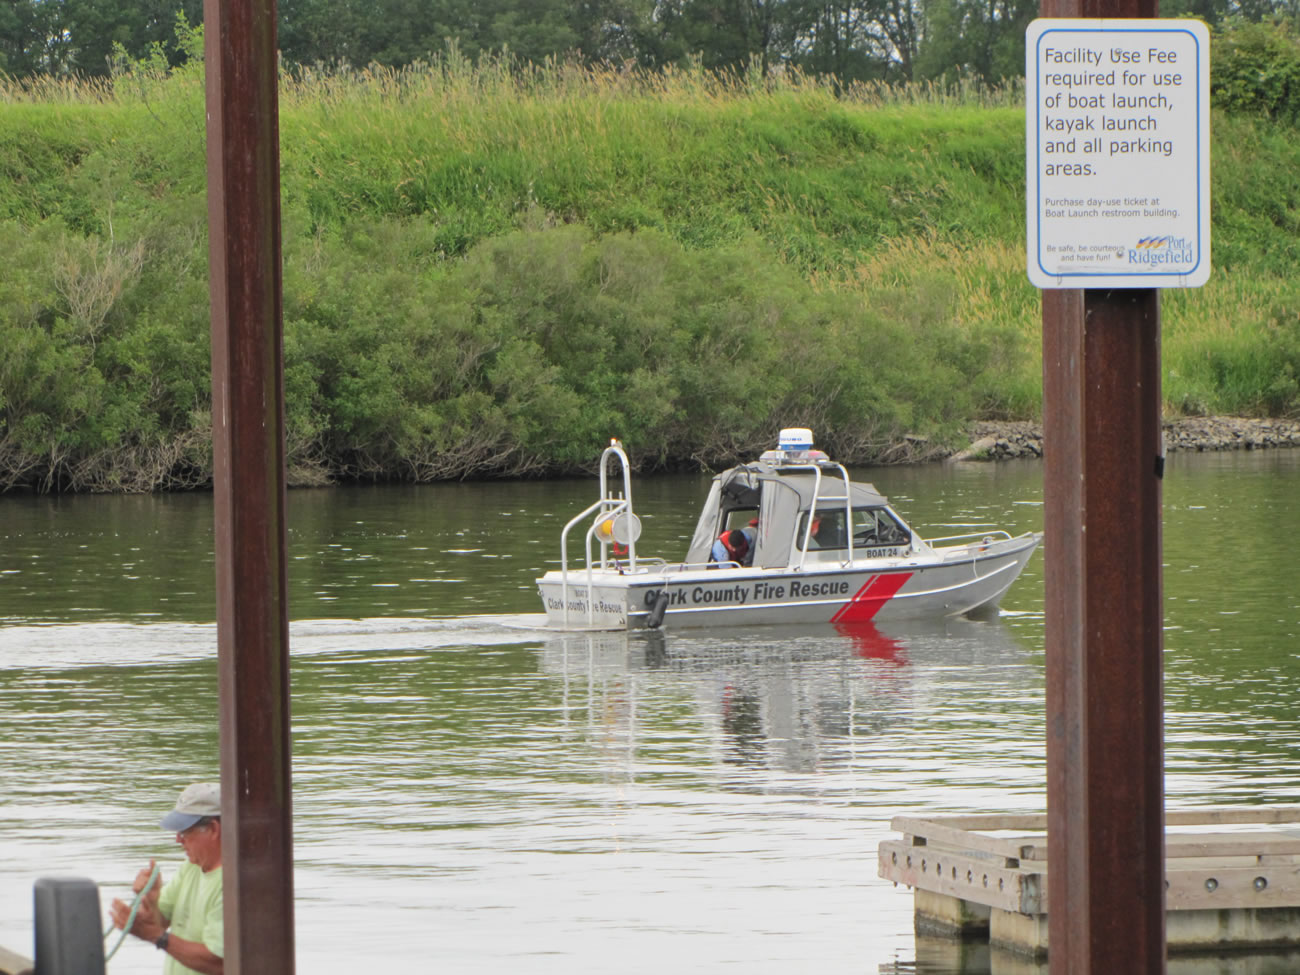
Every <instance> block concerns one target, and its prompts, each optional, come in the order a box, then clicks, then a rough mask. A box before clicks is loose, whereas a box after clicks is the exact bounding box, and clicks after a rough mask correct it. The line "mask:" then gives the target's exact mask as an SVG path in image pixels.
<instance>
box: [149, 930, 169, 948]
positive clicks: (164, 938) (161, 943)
mask: <svg viewBox="0 0 1300 975" xmlns="http://www.w3.org/2000/svg"><path fill="white" fill-rule="evenodd" d="M171 937H172V935H171V932H170V931H164V932H163V933H162V934H160V935H159V936H158V940H157V941H155V942H154V943H153V946H154V947H155V948H157V949H158V950H159V951H166V950H167V942H168V941H170V940H171Z"/></svg>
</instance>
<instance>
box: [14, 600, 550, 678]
mask: <svg viewBox="0 0 1300 975" xmlns="http://www.w3.org/2000/svg"><path fill="white" fill-rule="evenodd" d="M545 626H546V617H545V616H544V615H543V614H541V613H516V614H511V615H497V616H460V617H450V618H445V619H389V618H375V619H360V620H343V619H319V620H294V621H292V622H290V624H289V653H290V655H291V656H311V655H317V654H327V653H342V652H347V653H356V652H357V651H367V650H375V651H379V650H384V651H390V650H422V649H436V648H438V647H449V646H497V645H501V644H511V643H523V642H527V641H528V640H529V639H530V636H529V634H530V633H536V632H537V631H539V630H544V629H545ZM216 653H217V627H216V624H215V623H176V622H149V623H123V622H98V623H59V624H51V625H39V626H36V625H22V624H16V625H9V626H3V627H0V670H16V669H32V668H40V669H53V670H62V669H69V668H76V667H103V666H112V667H123V666H126V667H130V666H156V665H158V664H160V663H184V662H189V661H198V660H205V659H210V658H212V657H215V656H216Z"/></svg>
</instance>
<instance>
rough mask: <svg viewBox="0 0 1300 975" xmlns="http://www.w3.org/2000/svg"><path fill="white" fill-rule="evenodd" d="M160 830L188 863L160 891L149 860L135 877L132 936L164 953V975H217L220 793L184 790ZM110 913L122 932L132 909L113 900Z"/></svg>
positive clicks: (207, 788)
mask: <svg viewBox="0 0 1300 975" xmlns="http://www.w3.org/2000/svg"><path fill="white" fill-rule="evenodd" d="M160 825H161V826H162V828H163V829H165V830H170V831H173V832H175V833H176V842H177V843H179V844H180V845H181V846H182V847H184V849H185V855H186V857H187V858H188V859H189V862H188V863H186V864H185V865H184V866H182V867H181V868H180V870H179V871H178V872H177V874H176V876H175V877H174V878H172V879H171V880H170V881H168V882H167V883H166V884H165V885H164V884H163V882H162V876H161V874H159V875H158V877H157V878H156V879H155V878H154V873H155V870H156V867H155V864H154V861H153V860H150V861H149V866H147V867H145V868H144V869H143V870H141V871H140V872H139V874H137V875H136V878H135V883H134V884H133V887H132V889H133V890H134V891H135V892H136V894H137V895H138V894H140V892H141V891H144V896H143V897H141V898H140V906H139V910H138V911H137V912H136V915H135V920H134V921H133V922H132V923H131V934H133V935H135V936H136V937H137V938H140V939H141V940H143V941H151V942H153V944H154V945H155V946H156V947H157V948H158V949H159V950H160V951H163V952H165V953H166V955H167V960H166V961H165V962H164V963H163V973H164V975H188V973H198V975H222V973H223V972H224V970H225V962H224V961H223V957H224V955H225V926H224V919H223V916H222V897H221V787H220V786H219V785H217V784H216V783H214V782H199V783H195V784H194V785H191V786H189V787H187V788H186V789H185V790H184V791H183V792H182V793H181V794H180V798H179V799H177V800H176V805H175V807H174V808H173V809H172V811H171V812H169V813H168V814H167V815H166V816H164V817H163V818H162V822H161V823H160ZM150 881H153V883H152V884H151V883H150ZM109 913H110V915H111V916H112V919H113V926H114V927H116V928H118V929H124V928H125V927H126V925H127V922H128V921H129V920H130V917H131V905H130V904H128V903H126V902H125V901H122V900H114V901H113V902H112V904H111V905H110V906H109Z"/></svg>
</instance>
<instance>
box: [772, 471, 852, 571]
mask: <svg viewBox="0 0 1300 975" xmlns="http://www.w3.org/2000/svg"><path fill="white" fill-rule="evenodd" d="M823 467H834V468H836V469H837V470H838V471H839V472H840V476H841V477H842V478H843V479H844V497H843V498H839V497H834V496H828V497H826V498H822V500H823V501H843V502H844V534H845V535H846V536H847V541H848V554H847V555H846V556H845V558H844V561H843V562H841V563H840V564H841V565H848V564H849V563H850V562H852V561H853V484H852V482H851V481H850V480H849V472H848V470H846V469H845V467H844V465H843V464H837V463H834V462H833V461H823V462H822V463H819V464H782V465H781V468H782V469H783V470H810V471H812V472H813V491H812V503H811V504H809V505H808V517H807V519H806V520H805V521H804V526H803V544H802V545H800V546H799V564H798V565H796V566H794V568H795V569H798V570H802V569H803V565H804V560H805V559H807V558H808V540H809V539H810V538H812V524H813V520H814V519H815V518H816V517H817V500H818V498H819V497H820V494H821V488H822V468H823Z"/></svg>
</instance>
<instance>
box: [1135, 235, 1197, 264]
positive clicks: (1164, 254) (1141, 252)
mask: <svg viewBox="0 0 1300 975" xmlns="http://www.w3.org/2000/svg"><path fill="white" fill-rule="evenodd" d="M1128 262H1129V263H1130V264H1154V265H1159V264H1188V265H1191V264H1195V263H1196V253H1195V250H1194V248H1193V247H1192V242H1191V241H1190V240H1188V239H1187V238H1186V237H1174V236H1171V235H1168V234H1167V235H1165V236H1164V237H1143V238H1141V239H1140V240H1138V242H1137V244H1136V245H1135V246H1133V247H1130V248H1129V251H1128Z"/></svg>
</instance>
